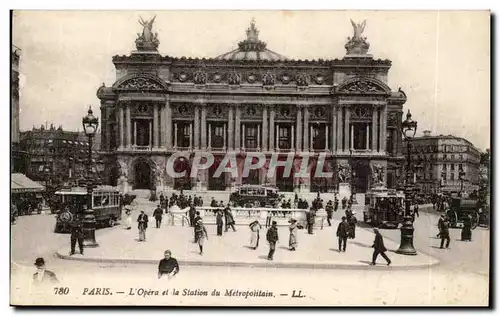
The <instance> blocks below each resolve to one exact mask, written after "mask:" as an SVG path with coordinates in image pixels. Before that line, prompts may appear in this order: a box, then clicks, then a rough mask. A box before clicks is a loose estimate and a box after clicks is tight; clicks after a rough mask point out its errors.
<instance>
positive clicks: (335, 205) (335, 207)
mask: <svg viewBox="0 0 500 316" xmlns="http://www.w3.org/2000/svg"><path fill="white" fill-rule="evenodd" d="M338 209H339V199H338V198H337V196H335V201H334V202H333V211H334V212H337V210H338Z"/></svg>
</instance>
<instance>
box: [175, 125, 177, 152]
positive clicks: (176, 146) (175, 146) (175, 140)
mask: <svg viewBox="0 0 500 316" xmlns="http://www.w3.org/2000/svg"><path fill="white" fill-rule="evenodd" d="M174 148H177V123H174Z"/></svg>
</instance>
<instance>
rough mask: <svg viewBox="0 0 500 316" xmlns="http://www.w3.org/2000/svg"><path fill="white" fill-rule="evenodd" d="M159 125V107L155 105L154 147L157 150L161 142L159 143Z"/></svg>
mask: <svg viewBox="0 0 500 316" xmlns="http://www.w3.org/2000/svg"><path fill="white" fill-rule="evenodd" d="M158 130H159V124H158V105H157V104H154V105H153V147H154V148H157V147H158V144H159V141H158V135H159V133H158V132H159V131H158Z"/></svg>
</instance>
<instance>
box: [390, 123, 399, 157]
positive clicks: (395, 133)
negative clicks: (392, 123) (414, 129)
mask: <svg viewBox="0 0 500 316" xmlns="http://www.w3.org/2000/svg"><path fill="white" fill-rule="evenodd" d="M391 132H392V152H393V153H394V154H397V152H398V131H397V129H395V128H393V129H392V130H391Z"/></svg>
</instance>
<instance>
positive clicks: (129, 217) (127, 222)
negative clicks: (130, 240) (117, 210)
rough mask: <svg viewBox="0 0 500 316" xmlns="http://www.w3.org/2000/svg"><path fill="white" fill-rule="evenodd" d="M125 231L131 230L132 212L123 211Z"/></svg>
mask: <svg viewBox="0 0 500 316" xmlns="http://www.w3.org/2000/svg"><path fill="white" fill-rule="evenodd" d="M125 229H132V211H131V210H128V209H127V210H126V211H125Z"/></svg>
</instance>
